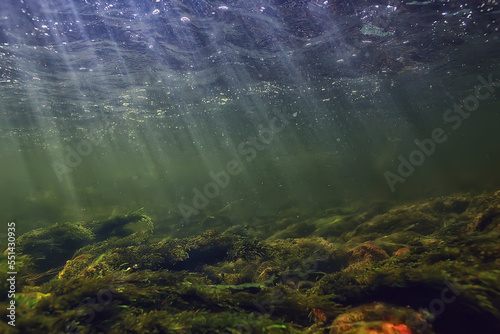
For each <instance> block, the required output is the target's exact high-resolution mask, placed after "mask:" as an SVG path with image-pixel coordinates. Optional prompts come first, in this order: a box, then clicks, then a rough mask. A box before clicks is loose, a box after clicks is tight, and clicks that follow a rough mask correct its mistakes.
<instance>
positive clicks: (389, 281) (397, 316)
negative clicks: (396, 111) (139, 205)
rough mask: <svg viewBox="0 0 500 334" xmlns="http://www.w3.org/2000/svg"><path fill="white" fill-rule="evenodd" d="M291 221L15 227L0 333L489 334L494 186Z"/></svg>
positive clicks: (144, 219)
mask: <svg viewBox="0 0 500 334" xmlns="http://www.w3.org/2000/svg"><path fill="white" fill-rule="evenodd" d="M302 217H303V218H297V215H296V213H295V212H293V211H291V212H290V213H289V216H286V215H285V216H283V217H282V218H278V217H259V219H256V220H255V221H253V222H249V224H248V225H246V226H233V227H228V228H226V229H224V230H214V229H207V230H206V231H205V232H203V233H201V234H197V235H194V236H191V237H176V236H175V235H174V234H175V233H174V232H172V234H170V235H157V234H156V233H154V232H153V222H152V221H151V219H150V218H149V217H148V216H147V215H146V214H144V213H143V212H142V211H136V212H132V213H129V214H127V215H123V216H117V217H112V218H110V219H108V220H102V221H97V222H87V223H67V222H66V223H57V224H54V225H52V226H50V227H47V228H43V229H38V230H34V231H31V232H28V233H26V234H24V235H23V236H21V237H20V238H19V239H18V241H19V252H20V253H22V256H21V255H20V256H19V257H18V260H19V261H21V263H20V264H19V267H18V271H19V273H20V275H19V281H18V291H19V293H17V294H16V303H17V315H18V317H17V319H18V321H17V323H16V327H15V328H10V327H9V326H7V324H6V323H5V322H0V332H2V333H3V332H5V333H65V332H66V333H331V334H337V333H363V334H412V333H425V334H433V333H437V334H439V333H443V334H448V333H454V334H456V333H498V332H499V330H500V288H499V287H500V284H499V283H500V266H499V264H500V263H499V261H500V260H499V258H500V257H499V255H500V243H499V234H500V191H499V192H496V193H485V194H479V195H475V196H474V195H471V194H457V195H454V196H447V197H439V198H434V199H430V200H427V201H421V202H418V203H407V204H399V205H391V204H390V203H377V204H372V205H371V206H368V207H364V208H362V207H359V208H332V209H331V210H326V211H323V212H320V213H317V214H316V215H314V214H309V215H303V216H302ZM212 218H213V219H214V220H217V219H221V220H224V221H225V220H226V217H216V216H214V217H212ZM264 225H267V226H269V225H272V226H274V228H275V231H274V233H273V234H267V236H266V237H263V235H265V234H266V233H268V232H269V231H267V232H265V233H264V234H263V232H262V231H263V228H260V226H264ZM283 236H286V237H283ZM0 267H2V268H3V269H2V270H1V274H0V275H5V273H6V272H7V270H6V268H7V259H6V255H5V254H3V255H2V256H1V262H0ZM1 282H2V283H1V284H2V285H0V289H1V290H2V294H1V296H2V297H1V298H6V293H4V292H5V291H6V290H7V284H6V277H1ZM7 303H8V301H7V299H3V300H1V301H0V304H1V305H0V306H1V307H0V310H2V311H0V313H1V319H2V321H5V319H6V307H7Z"/></svg>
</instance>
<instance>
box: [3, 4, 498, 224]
mask: <svg viewBox="0 0 500 334" xmlns="http://www.w3.org/2000/svg"><path fill="white" fill-rule="evenodd" d="M499 19H500V4H499V2H498V1H449V2H448V1H440V0H437V1H340V0H338V1H312V0H311V1H307V0H304V1H279V0H275V1H272V0H267V1H236V0H235V1H154V0H153V1H138V0H135V1H134V0H130V1H77V0H53V1H48V0H38V1H35V0H25V1H17V0H16V1H14V0H7V1H5V0H4V1H2V2H1V3H0V56H1V58H0V189H1V191H0V222H1V221H3V222H5V223H7V222H8V221H16V222H17V226H18V228H19V229H20V230H21V231H27V230H30V229H33V228H37V227H42V226H46V225H48V224H52V223H54V222H56V221H79V220H91V219H98V218H106V217H108V216H110V215H112V214H121V213H126V212H128V211H132V210H136V209H138V208H140V207H144V208H145V212H146V213H148V214H150V215H151V216H153V218H154V219H155V221H156V223H157V224H165V225H171V226H173V228H182V226H183V225H185V224H192V223H197V222H199V221H202V220H203V219H205V218H206V217H207V216H209V215H219V216H224V217H228V219H232V220H233V221H234V224H240V223H244V222H245V221H247V220H249V219H251V218H252V217H255V216H256V215H266V214H273V215H280V214H283V215H286V214H288V212H289V210H291V209H294V210H297V209H298V210H299V212H300V211H304V212H305V211H319V210H323V209H326V208H330V207H336V206H352V205H357V204H358V203H361V202H364V203H370V202H372V201H379V200H399V201H408V200H414V199H420V198H428V197H432V196H438V195H442V194H450V193H455V192H458V191H474V192H481V191H484V190H494V189H498V186H499V185H500V175H499V174H498V168H499V166H500V154H499V147H498V143H499V142H500V131H498V127H499V124H500V115H499V107H500V102H499V99H498V94H499V93H498V92H499V91H500V86H496V87H495V86H492V87H489V88H484V87H483V88H482V89H481V90H480V94H481V96H482V98H481V99H478V98H476V97H475V94H476V91H475V89H476V87H478V85H480V84H481V83H482V81H481V80H483V81H484V80H486V81H493V82H498V81H500V65H499V64H500V62H499V59H500V43H499V42H500V40H499V37H500V34H499V28H500V25H499ZM479 76H481V77H482V78H483V79H479ZM489 89H491V91H490V90H489ZM488 94H489V95H488ZM464 100H465V102H464ZM455 105H458V106H466V107H468V108H470V109H473V110H472V111H470V112H468V113H470V115H468V116H466V117H465V116H463V115H465V114H462V116H459V114H458V113H456V112H454V113H448V110H449V109H451V110H453V109H454V106H455ZM464 108H465V107H464ZM462 110H465V109H462ZM446 115H447V116H448V117H447V120H445V118H446ZM451 117H454V118H451ZM439 128H440V129H443V132H442V134H441V136H438V137H440V138H441V139H442V138H443V136H446V140H445V141H444V142H442V143H437V144H435V148H434V149H431V148H430V146H428V149H429V152H428V153H429V154H423V155H422V154H421V155H420V156H418V153H415V154H416V155H414V156H413V157H414V158H415V159H417V160H418V158H419V157H420V160H419V161H420V162H421V165H420V166H416V167H414V170H412V171H408V174H409V175H407V176H405V177H404V178H403V179H404V180H405V182H396V183H395V184H393V187H392V188H391V186H390V185H389V184H388V182H387V179H386V175H387V174H386V172H391V173H393V174H392V175H398V166H399V164H400V163H401V160H400V159H399V157H400V156H401V157H402V158H404V159H406V160H408V159H410V155H411V154H412V152H414V151H415V150H416V149H418V146H417V144H416V143H415V140H419V141H420V142H426V141H425V140H427V139H428V138H431V137H432V133H433V131H434V130H435V129H439ZM269 130H271V132H269ZM273 130H274V131H273ZM420 162H419V163H420ZM228 164H229V166H230V167H228ZM228 170H231V171H233V173H232V174H231V173H229V172H228ZM214 175H216V176H215V178H216V179H217V180H218V183H217V182H216V180H215V179H214ZM217 175H218V176H217ZM400 176H401V175H400ZM198 191H199V193H201V194H202V195H199V193H198ZM203 198H204V199H203ZM193 201H194V202H193ZM196 206H198V208H197V207H196ZM186 218H187V219H186Z"/></svg>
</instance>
